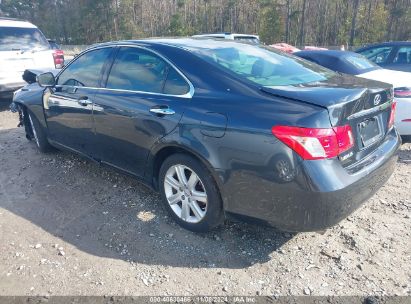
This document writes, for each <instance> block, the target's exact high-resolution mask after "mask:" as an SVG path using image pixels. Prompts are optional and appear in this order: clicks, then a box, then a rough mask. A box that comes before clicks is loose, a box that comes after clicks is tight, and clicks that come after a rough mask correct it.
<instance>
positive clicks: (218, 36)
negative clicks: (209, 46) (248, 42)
mask: <svg viewBox="0 0 411 304" xmlns="http://www.w3.org/2000/svg"><path fill="white" fill-rule="evenodd" d="M225 36H235V37H249V38H255V39H259V37H258V35H252V34H236V33H212V34H200V35H194V36H193V37H194V38H196V37H198V38H201V37H217V38H221V37H225Z"/></svg>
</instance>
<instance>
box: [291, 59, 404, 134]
mask: <svg viewBox="0 0 411 304" xmlns="http://www.w3.org/2000/svg"><path fill="white" fill-rule="evenodd" d="M294 55H296V56H299V57H301V58H304V59H307V60H310V61H312V62H315V63H317V64H320V65H322V66H324V67H326V68H329V69H331V70H333V71H337V72H341V73H345V74H350V75H355V76H358V77H362V78H367V79H371V80H378V81H382V82H387V83H390V84H392V85H393V86H394V97H395V99H396V101H397V109H396V116H395V126H396V127H397V129H398V132H399V133H400V134H401V135H402V136H410V135H411V73H405V72H400V71H393V70H387V69H383V68H381V67H380V66H378V65H376V64H375V63H373V62H371V61H370V60H368V59H367V58H365V57H364V56H362V55H360V54H357V53H353V52H344V51H302V52H297V53H294Z"/></svg>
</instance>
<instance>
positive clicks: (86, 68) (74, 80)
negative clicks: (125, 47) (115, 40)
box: [57, 48, 112, 88]
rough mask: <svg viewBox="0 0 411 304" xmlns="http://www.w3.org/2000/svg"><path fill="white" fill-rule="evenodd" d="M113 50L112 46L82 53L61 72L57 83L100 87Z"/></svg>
mask: <svg viewBox="0 0 411 304" xmlns="http://www.w3.org/2000/svg"><path fill="white" fill-rule="evenodd" d="M111 50H112V49H111V48H103V49H98V50H93V51H90V52H87V53H85V54H83V55H80V57H78V58H76V59H74V62H73V63H71V64H70V65H69V66H68V67H67V68H66V69H65V70H64V71H63V72H62V73H61V74H60V76H59V78H58V82H57V84H58V85H63V86H76V87H89V88H95V87H99V83H100V77H101V72H102V69H103V66H104V63H105V62H106V60H107V59H108V57H109V56H110V54H111Z"/></svg>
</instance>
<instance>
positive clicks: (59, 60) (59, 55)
mask: <svg viewBox="0 0 411 304" xmlns="http://www.w3.org/2000/svg"><path fill="white" fill-rule="evenodd" d="M47 41H48V42H49V44H50V48H51V49H52V50H54V54H53V57H54V64H55V66H56V69H61V68H62V67H63V66H64V63H65V60H64V51H63V50H62V49H61V47H60V45H59V44H58V43H57V42H56V41H54V40H52V39H47Z"/></svg>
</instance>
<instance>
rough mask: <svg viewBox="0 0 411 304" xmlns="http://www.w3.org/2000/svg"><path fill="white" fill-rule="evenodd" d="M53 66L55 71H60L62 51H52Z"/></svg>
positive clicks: (62, 58) (62, 62)
mask: <svg viewBox="0 0 411 304" xmlns="http://www.w3.org/2000/svg"><path fill="white" fill-rule="evenodd" d="M53 59H54V66H55V67H56V69H61V68H63V66H64V51H62V50H54V53H53Z"/></svg>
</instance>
